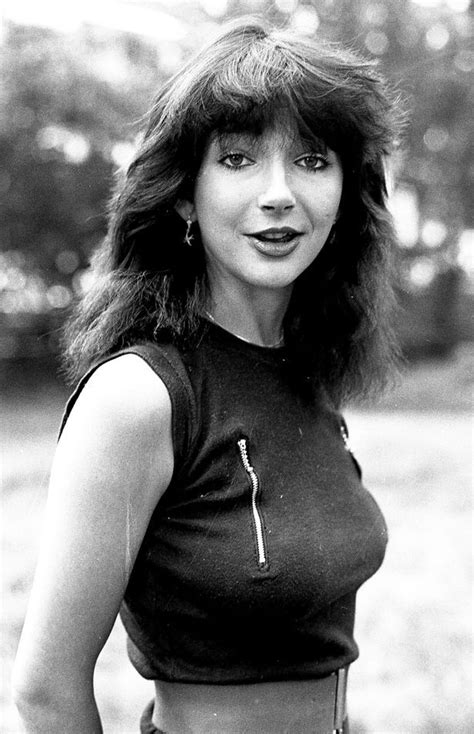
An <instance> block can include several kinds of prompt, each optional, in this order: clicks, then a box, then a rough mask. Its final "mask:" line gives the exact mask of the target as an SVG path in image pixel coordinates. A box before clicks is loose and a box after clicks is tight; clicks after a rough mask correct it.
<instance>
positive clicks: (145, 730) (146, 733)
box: [140, 701, 349, 734]
mask: <svg viewBox="0 0 474 734" xmlns="http://www.w3.org/2000/svg"><path fill="white" fill-rule="evenodd" d="M154 703H155V702H154V701H150V703H149V704H148V706H147V707H146V709H145V710H144V712H143V714H142V716H141V719H140V734H166V732H164V731H163V730H162V729H157V728H156V726H154V725H153V722H152V720H151V719H152V716H153V705H154ZM342 731H343V734H349V722H348V720H347V719H346V720H345V722H344V728H343V730H342ZM314 734H318V733H317V732H314Z"/></svg>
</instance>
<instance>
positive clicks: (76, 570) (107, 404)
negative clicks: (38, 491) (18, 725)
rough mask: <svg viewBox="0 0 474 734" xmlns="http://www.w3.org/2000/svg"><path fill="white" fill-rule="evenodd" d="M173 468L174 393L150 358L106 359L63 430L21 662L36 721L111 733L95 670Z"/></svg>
mask: <svg viewBox="0 0 474 734" xmlns="http://www.w3.org/2000/svg"><path fill="white" fill-rule="evenodd" d="M172 471H173V447H172V437H171V403H170V398H169V395H168V392H167V390H166V388H165V386H164V384H163V383H162V382H161V380H160V379H159V378H157V376H156V375H155V374H154V373H153V372H152V370H151V369H150V368H149V367H148V366H147V365H146V363H145V362H144V361H143V360H142V359H141V358H140V357H137V356H135V355H124V356H121V357H117V358H116V359H115V360H112V361H110V362H107V363H106V364H104V365H102V366H101V367H99V368H98V369H97V371H96V372H95V373H94V374H93V375H92V377H91V378H90V380H89V382H88V383H87V384H86V386H85V387H84V389H83V391H82V393H81V395H80V396H79V398H78V400H77V403H76V405H75V406H74V408H73V410H72V412H71V415H70V417H69V419H68V422H67V423H66V426H65V428H64V432H63V435H62V437H61V439H60V441H59V444H58V447H57V451H56V456H55V459H54V463H53V469H52V474H51V484H50V490H49V495H48V502H47V509H46V519H45V526H44V534H43V540H42V545H41V551H40V557H39V562H38V567H37V571H36V575H35V580H34V584H33V590H32V594H31V598H30V602H29V607H28V613H27V617H26V621H25V625H24V629H23V633H22V637H21V641H20V646H19V649H18V654H17V659H16V662H15V670H14V690H15V692H16V695H15V697H16V701H17V705H18V709H19V711H20V716H21V718H22V720H23V722H24V725H25V727H26V731H27V732H34V733H35V734H36V733H39V732H45V733H46V732H47V734H56V732H57V733H58V734H59V732H60V733H61V734H64V732H68V734H78V733H79V732H80V733H81V734H95V733H96V732H101V731H102V727H101V723H100V718H99V714H98V712H97V707H96V704H95V700H94V695H93V688H92V679H93V672H94V666H95V663H96V660H97V657H98V655H99V653H100V651H101V649H102V647H103V645H104V643H105V641H106V640H107V637H108V635H109V633H110V630H111V628H112V626H113V624H114V621H115V619H116V616H117V613H118V609H119V606H120V603H121V600H122V598H123V595H124V592H125V588H126V585H127V581H128V578H129V575H130V571H131V568H132V566H133V563H134V560H135V557H136V554H137V552H138V550H139V547H140V544H141V542H142V539H143V536H144V533H145V531H146V528H147V526H148V522H149V520H150V517H151V514H152V512H153V510H154V508H155V506H156V503H157V502H158V500H159V498H160V496H161V495H162V493H163V492H164V491H165V489H166V488H167V486H168V484H169V482H170V479H171V475H172Z"/></svg>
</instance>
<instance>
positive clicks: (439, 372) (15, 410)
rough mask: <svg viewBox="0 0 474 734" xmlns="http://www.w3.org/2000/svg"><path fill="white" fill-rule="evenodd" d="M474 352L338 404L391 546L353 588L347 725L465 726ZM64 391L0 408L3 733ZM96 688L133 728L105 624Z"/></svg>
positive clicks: (10, 731) (115, 644)
mask: <svg viewBox="0 0 474 734" xmlns="http://www.w3.org/2000/svg"><path fill="white" fill-rule="evenodd" d="M471 367H472V352H471V351H470V350H464V351H463V352H462V353H460V355H458V358H457V359H453V360H451V361H450V362H448V363H443V364H433V365H419V366H417V367H415V368H412V369H411V370H409V371H408V372H407V373H406V375H405V376H404V378H403V380H402V382H401V384H400V385H399V387H398V388H397V389H396V390H395V391H394V392H393V393H392V394H391V395H390V396H389V397H388V398H387V399H385V400H384V401H382V402H381V403H380V404H379V405H378V406H377V407H376V408H372V409H371V410H367V409H365V410H362V409H352V410H349V411H347V419H348V423H349V428H350V432H351V442H352V444H353V447H354V449H355V451H356V454H357V455H358V458H359V460H360V463H361V464H362V466H363V468H364V477H365V484H366V486H367V487H368V488H369V489H370V490H371V491H372V493H373V495H374V496H375V497H376V499H377V501H378V502H379V504H380V506H381V507H382V510H383V511H384V513H385V516H386V519H387V522H388V525H389V530H390V543H389V548H388V552H387V557H386V561H385V563H384V565H383V567H382V569H381V571H380V572H379V573H378V574H377V575H376V576H375V577H374V578H373V579H371V580H370V581H369V582H368V583H367V584H366V585H365V586H364V587H363V588H362V590H361V591H360V593H359V597H358V619H357V626H356V633H357V635H356V636H357V640H358V642H359V645H360V648H361V656H360V659H359V660H358V661H357V662H356V663H355V664H354V666H353V667H352V669H351V677H350V688H349V709H350V714H351V719H352V734H385V733H389V732H395V733H396V734H411V733H413V734H418V733H423V734H425V733H426V734H438V733H439V734H455V733H456V734H468V733H470V732H473V731H474V718H473V714H472V679H471V676H472V671H471V667H472V662H473V658H472V647H471V645H472V604H471V553H470V540H471V530H472V509H471V496H470V495H471V481H472V477H471V418H470V414H469V405H470V397H469V390H470V383H469V375H472V371H471ZM63 399H64V394H62V393H61V391H58V390H56V389H52V388H49V389H45V388H43V389H39V390H38V391H36V392H35V393H34V394H33V393H32V392H31V391H30V392H29V393H28V394H19V393H18V392H17V391H13V393H12V394H11V395H10V397H9V398H7V399H5V400H4V406H3V408H2V429H3V434H4V437H3V439H2V460H3V464H4V469H3V517H4V521H3V533H2V536H3V537H2V564H3V569H2V575H3V581H4V591H3V604H2V607H3V609H2V612H3V613H2V622H1V624H2V627H1V654H2V660H3V666H2V683H3V685H2V698H1V709H0V714H1V717H2V721H1V731H2V732H4V734H16V732H17V731H19V729H18V726H17V723H16V717H15V713H14V710H13V708H12V706H11V704H10V700H9V696H10V693H9V676H10V671H11V664H12V661H13V658H14V654H15V649H16V645H17V642H18V638H19V635H20V630H21V626H22V622H23V618H24V613H25V609H26V604H27V598H28V593H29V589H30V586H31V581H32V576H33V570H34V566H35V559H36V554H37V548H38V540H39V533H40V527H41V517H42V511H43V507H44V502H45V498H46V488H47V481H48V472H49V466H50V461H51V457H52V452H53V450H54V443H55V435H56V430H57V426H58V422H59V418H60V413H61V409H62V403H63ZM96 692H97V698H98V701H99V707H100V709H101V712H102V718H103V722H104V731H105V732H106V734H134V733H136V732H137V729H138V725H137V721H138V718H139V715H140V712H141V710H142V708H143V706H144V704H145V703H146V702H147V700H148V699H149V698H150V697H151V687H150V683H149V682H146V681H143V680H141V679H140V678H139V676H138V675H137V674H136V673H135V671H134V670H133V669H132V668H131V666H130V664H129V663H128V661H127V658H126V653H125V649H124V634H123V631H122V629H121V627H120V626H119V625H118V624H117V625H116V626H115V628H114V630H113V632H112V635H111V637H110V638H109V640H108V642H107V644H106V646H105V648H104V651H103V653H102V655H101V657H100V660H99V663H98V668H97V674H96Z"/></svg>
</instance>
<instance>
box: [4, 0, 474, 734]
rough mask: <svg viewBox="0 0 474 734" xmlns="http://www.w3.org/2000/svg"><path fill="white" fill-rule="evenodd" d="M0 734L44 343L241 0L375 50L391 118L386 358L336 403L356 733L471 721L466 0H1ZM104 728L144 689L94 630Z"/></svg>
mask: <svg viewBox="0 0 474 734" xmlns="http://www.w3.org/2000/svg"><path fill="white" fill-rule="evenodd" d="M0 7H1V11H2V15H1V20H0V58H1V64H2V92H1V93H2V104H1V108H0V193H1V196H0V201H1V209H2V213H1V219H0V248H1V249H0V392H1V398H2V411H1V415H2V419H1V426H0V427H1V429H2V436H3V437H2V464H3V482H2V484H3V517H4V522H3V529H2V566H3V595H2V599H3V605H2V606H3V612H4V613H3V614H2V620H1V625H2V626H1V631H2V636H1V648H2V658H3V660H4V665H3V667H2V683H3V686H2V694H1V695H2V697H1V704H0V716H1V719H0V721H1V723H2V727H3V728H2V731H5V732H10V733H11V734H13V733H14V732H17V731H18V725H17V721H16V717H15V713H14V711H13V709H12V706H11V704H10V693H9V675H10V670H11V663H12V660H13V657H14V653H15V649H16V645H17V642H18V637H19V634H20V630H21V625H22V623H23V618H24V613H25V608H26V603H27V598H28V592H29V589H30V586H31V580H32V575H33V570H34V565H35V560H36V554H37V548H38V539H39V534H40V528H41V518H42V512H43V508H44V501H45V497H46V488H47V481H48V472H49V467H50V462H51V456H52V452H53V450H54V444H55V440H56V431H57V427H58V423H59V420H60V416H61V411H62V407H63V404H64V400H65V398H66V396H67V394H68V390H67V388H66V387H65V385H64V384H63V382H62V380H61V378H60V376H59V372H58V365H59V361H58V335H59V329H60V327H61V324H62V323H63V321H64V318H65V315H66V314H67V312H68V308H69V307H70V306H71V303H72V302H73V300H74V298H75V297H76V296H78V295H80V294H81V293H82V292H83V290H84V289H85V288H86V287H87V282H88V261H89V258H90V254H91V252H92V251H93V249H94V248H95V247H96V245H97V244H98V243H99V242H100V240H101V238H102V237H103V235H104V232H105V226H106V207H107V200H108V197H109V195H110V193H111V189H112V187H113V182H114V179H115V176H116V174H117V172H118V171H119V170H120V169H122V168H123V167H125V166H126V165H127V161H128V160H129V159H130V157H131V155H132V153H133V150H134V147H135V145H136V141H137V135H138V132H139V129H140V125H139V119H140V117H141V115H143V113H144V112H145V111H146V109H147V108H148V106H149V104H150V103H151V101H152V98H153V96H154V93H155V92H156V90H157V89H158V88H159V86H160V84H161V83H162V82H163V81H164V80H165V79H166V78H167V77H168V76H169V75H170V74H172V73H173V72H174V71H175V70H177V69H178V68H179V66H180V64H181V63H182V62H183V61H185V60H186V59H187V58H188V57H189V55H190V54H191V53H192V52H193V51H194V50H196V49H197V48H199V47H200V46H201V45H202V43H203V42H204V41H205V40H206V39H207V38H210V37H211V36H212V35H213V34H214V33H215V31H216V29H217V28H218V26H219V25H220V24H221V23H222V22H223V21H224V20H226V19H228V18H231V17H234V16H238V15H242V14H248V13H258V14H262V15H264V16H265V17H266V18H268V19H270V20H272V21H274V22H275V23H277V24H281V25H290V26H293V27H295V28H296V29H298V30H300V31H301V32H303V33H306V34H308V35H309V36H311V35H314V34H321V35H323V36H325V37H327V38H329V39H334V40H338V41H342V42H345V43H347V44H349V45H350V46H352V47H353V48H355V49H358V50H360V51H362V52H363V53H364V54H365V55H366V56H368V57H372V58H376V59H378V60H379V62H380V65H381V68H382V70H383V71H384V73H385V75H386V76H387V77H388V78H389V80H390V81H391V82H392V83H393V84H394V85H395V86H396V88H397V89H398V90H399V92H400V94H401V96H402V97H403V98H404V100H405V103H406V106H407V108H408V111H409V126H408V128H407V132H406V136H405V140H404V144H403V147H402V148H401V149H400V151H399V152H398V153H397V155H396V156H395V159H394V162H393V173H392V178H393V182H392V193H391V207H392V211H393V215H394V218H395V223H396V227H397V230H398V234H399V248H398V252H397V266H398V273H399V279H398V296H399V301H400V304H401V310H400V314H399V317H398V321H397V329H398V333H399V336H400V340H401V343H402V347H403V352H404V356H405V362H406V363H405V368H404V370H403V373H402V376H401V378H400V379H399V381H398V384H397V385H396V386H395V388H394V389H393V390H392V391H391V392H390V393H389V394H387V396H385V397H384V398H383V399H382V400H380V401H379V402H378V403H377V404H376V405H372V406H369V407H367V406H366V407H361V406H353V407H351V408H350V409H349V411H348V421H349V426H350V429H351V438H352V443H353V444H354V446H355V449H356V452H357V453H358V454H359V459H360V461H361V463H362V465H363V467H365V482H366V485H367V486H368V487H369V488H370V490H371V491H372V493H373V494H374V496H375V497H376V499H377V501H378V502H379V504H380V505H381V507H382V509H383V511H384V513H385V515H386V517H387V520H388V524H389V528H390V531H391V542H390V545H389V551H388V555H387V560H386V563H385V565H384V567H383V569H382V571H381V572H379V574H378V575H377V576H376V577H375V578H374V579H373V580H371V581H370V582H369V583H368V584H367V585H366V586H365V587H364V588H363V590H362V591H361V593H360V599H359V617H358V623H357V624H358V629H357V631H358V641H359V643H360V646H361V657H360V660H359V661H358V662H357V663H356V664H355V665H354V666H353V672H352V673H351V675H352V681H351V688H350V698H349V704H350V712H351V715H352V721H353V726H352V731H353V733H354V734H363V733H370V734H383V733H384V732H397V733H398V734H409V733H410V732H426V733H428V732H429V733H430V734H431V733H435V734H436V732H439V733H440V734H449V733H450V732H471V731H474V717H473V713H472V680H471V675H472V672H471V666H472V647H471V646H472V622H471V613H472V606H471V605H470V600H471V598H472V597H471V587H470V579H471V570H470V568H471V555H470V534H471V498H470V490H471V473H470V463H471V462H470V457H471V452H470V444H471V440H470V436H471V430H472V429H471V422H470V408H471V395H472V364H473V361H474V360H473V355H474V346H473V339H474V329H473V326H472V318H471V314H472V310H473V309H472V307H473V304H474V257H473V252H474V219H473V211H474V206H473V202H472V177H473V171H474V162H473V156H472V119H473V108H472V72H473V69H474V51H473V47H472V28H473V15H474V8H473V2H472V0H471V1H470V0H445V1H442V0H299V1H298V0H193V1H187V0H82V2H80V3H79V2H60V1H59V0H58V1H55V0H41V2H38V1H36V2H35V0H4V2H3V3H2V4H1V5H0ZM96 688H97V696H98V699H99V702H100V706H101V710H102V711H103V718H104V729H105V732H106V733H107V732H111V733H117V734H119V733H121V734H128V733H129V732H130V733H132V732H135V731H136V730H137V728H138V726H137V720H138V717H139V713H140V711H141V709H142V708H143V706H144V704H145V703H146V701H147V700H148V698H150V697H151V691H150V686H149V684H147V682H144V681H141V680H140V679H139V678H138V676H137V675H136V674H135V672H134V671H133V670H132V668H131V666H130V665H129V664H128V662H127V659H126V654H125V650H124V641H123V632H122V630H121V628H120V626H119V625H117V626H116V628H114V631H113V633H112V635H111V638H110V640H109V641H108V643H107V645H106V648H105V649H104V652H103V654H102V656H101V658H100V660H99V666H98V671H97V681H96Z"/></svg>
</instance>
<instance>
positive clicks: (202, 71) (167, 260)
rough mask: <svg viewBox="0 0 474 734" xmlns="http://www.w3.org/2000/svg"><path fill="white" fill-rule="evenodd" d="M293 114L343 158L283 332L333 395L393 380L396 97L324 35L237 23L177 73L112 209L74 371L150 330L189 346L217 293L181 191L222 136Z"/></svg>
mask: <svg viewBox="0 0 474 734" xmlns="http://www.w3.org/2000/svg"><path fill="white" fill-rule="evenodd" d="M282 109H283V110H285V114H287V115H289V117H290V119H292V120H293V123H294V125H296V128H297V130H298V132H299V134H300V135H301V136H302V138H303V139H304V140H306V141H311V140H318V141H320V140H321V139H322V140H324V142H325V143H326V144H327V145H328V146H329V147H330V148H332V149H333V150H334V151H335V152H337V153H338V155H339V156H340V160H341V162H342V168H343V191H342V199H341V207H340V215H339V218H338V220H337V223H336V225H335V227H334V228H333V231H332V233H331V236H330V239H329V240H328V242H327V243H326V245H325V247H324V248H323V250H322V252H321V253H320V254H319V255H318V257H317V258H316V260H315V261H314V262H313V263H312V265H311V266H310V267H309V268H308V269H307V270H306V271H305V272H304V273H303V274H302V275H301V276H300V277H299V278H298V280H297V281H296V283H295V286H294V290H293V294H292V298H291V302H290V305H289V308H288V311H287V314H286V316H285V321H284V331H285V339H286V344H287V345H288V348H289V349H290V350H292V351H293V354H294V357H295V361H296V362H297V363H298V364H299V365H300V366H301V372H302V374H303V373H304V374H305V375H306V379H307V377H308V375H312V376H313V377H314V379H316V380H317V381H318V383H320V384H323V385H324V386H325V387H326V389H327V390H328V392H329V393H330V394H331V396H332V397H333V399H334V400H335V402H336V403H337V404H340V403H341V401H343V400H346V399H348V398H354V397H357V396H358V397H360V396H361V395H364V394H367V393H369V392H371V391H372V390H373V389H374V388H377V387H380V386H381V385H383V384H384V381H385V376H386V374H387V371H388V368H389V367H390V366H391V365H392V364H393V362H394V360H395V355H396V345H395V340H394V338H393V333H392V330H391V328H390V322H389V318H390V313H391V307H392V303H393V298H392V283H391V268H390V262H391V255H392V251H393V248H394V232H393V227H392V223H391V218H390V215H389V213H388V211H387V206H386V195H387V192H386V183H385V161H386V158H387V155H388V154H389V153H390V152H391V149H392V144H393V141H394V139H395V136H396V135H397V134H398V131H399V129H400V122H401V115H400V113H399V111H398V110H399V107H398V105H397V103H396V100H395V95H394V94H393V93H392V92H390V91H389V90H388V88H387V85H386V83H385V82H384V80H383V79H382V78H381V76H380V75H379V74H378V72H377V70H376V69H375V67H374V63H373V62H371V61H368V60H366V59H363V58H361V57H359V56H358V55H356V54H355V53H353V52H351V51H348V50H346V49H343V48H341V47H340V46H338V45H337V46H336V45H334V44H330V43H328V42H325V41H323V40H319V39H308V38H305V37H301V36H298V35H296V34H294V33H293V32H291V31H288V30H281V29H273V28H267V27H266V25H265V24H264V23H263V22H261V21H259V20H254V19H252V20H249V19H246V20H241V21H240V22H237V23H235V22H234V23H233V24H230V25H228V26H226V27H225V28H224V30H223V31H222V32H221V34H220V36H219V37H218V38H217V39H216V40H214V41H213V42H212V43H211V44H209V45H208V46H207V47H206V48H204V49H203V50H202V51H201V52H200V53H199V54H197V56H195V57H194V58H192V59H191V60H190V61H189V62H188V63H187V65H186V66H185V67H184V68H183V69H182V70H181V71H179V72H178V73H177V74H175V76H174V77H172V78H171V79H169V80H168V81H167V82H166V83H165V84H164V86H163V87H162V89H161V90H160V91H159V93H158V95H157V97H156V100H155V102H154V104H153V107H152V109H151V111H150V113H149V116H148V124H147V128H146V132H145V134H144V137H143V141H142V143H141V145H140V147H139V150H138V152H137V154H136V156H135V158H134V160H133V162H132V163H131V165H130V167H129V168H128V171H127V173H126V175H125V176H124V177H123V180H121V181H120V183H119V184H118V186H117V190H116V193H115V195H114V197H113V200H112V202H111V205H110V217H109V229H108V235H107V237H106V239H105V241H104V243H103V244H102V246H101V247H100V249H99V250H98V252H97V253H96V255H95V257H94V261H93V266H94V272H95V280H94V284H93V286H92V287H91V288H90V289H89V290H88V292H87V293H86V294H85V296H84V297H83V298H82V300H81V302H80V303H79V304H77V306H76V309H75V312H74V314H73V315H72V317H71V319H70V320H69V322H68V323H67V325H66V328H65V331H64V334H65V339H64V344H65V361H64V363H65V371H66V374H67V376H68V377H69V379H70V380H71V381H75V380H76V379H77V378H78V377H80V376H81V375H82V374H83V373H84V372H85V371H86V370H87V369H88V368H89V367H90V366H91V365H92V364H93V363H94V362H96V361H97V360H99V359H101V358H103V357H104V356H106V355H108V354H110V353H112V352H114V351H117V350H119V349H121V348H123V347H126V346H130V345H132V344H134V343H136V342H139V341H144V340H158V341H160V340H167V341H170V340H171V341H172V342H173V343H175V344H177V345H178V346H180V347H182V348H193V345H195V344H196V343H197V341H198V340H199V338H200V336H201V334H202V329H203V328H205V323H206V322H205V321H204V320H203V319H202V318H201V314H202V312H203V310H204V308H205V304H206V300H207V298H208V291H207V280H206V269H205V261H204V256H203V250H202V244H201V242H200V238H199V232H198V231H196V229H195V231H194V234H195V243H194V246H193V247H192V248H189V247H187V246H186V245H185V244H184V243H183V236H184V231H185V223H184V222H183V220H182V219H181V217H180V216H179V215H178V214H177V213H176V211H175V205H176V203H177V201H179V200H182V199H185V200H190V201H192V199H193V189H194V182H195V178H196V175H197V172H198V170H199V167H200V163H201V160H202V157H203V153H204V151H205V149H206V145H207V143H208V141H209V139H210V137H211V135H212V134H214V133H216V132H250V133H252V134H256V135H259V134H261V133H262V132H263V131H264V130H265V129H267V128H268V126H270V125H272V124H273V123H275V119H276V116H277V115H278V114H279V113H281V110H282Z"/></svg>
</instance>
